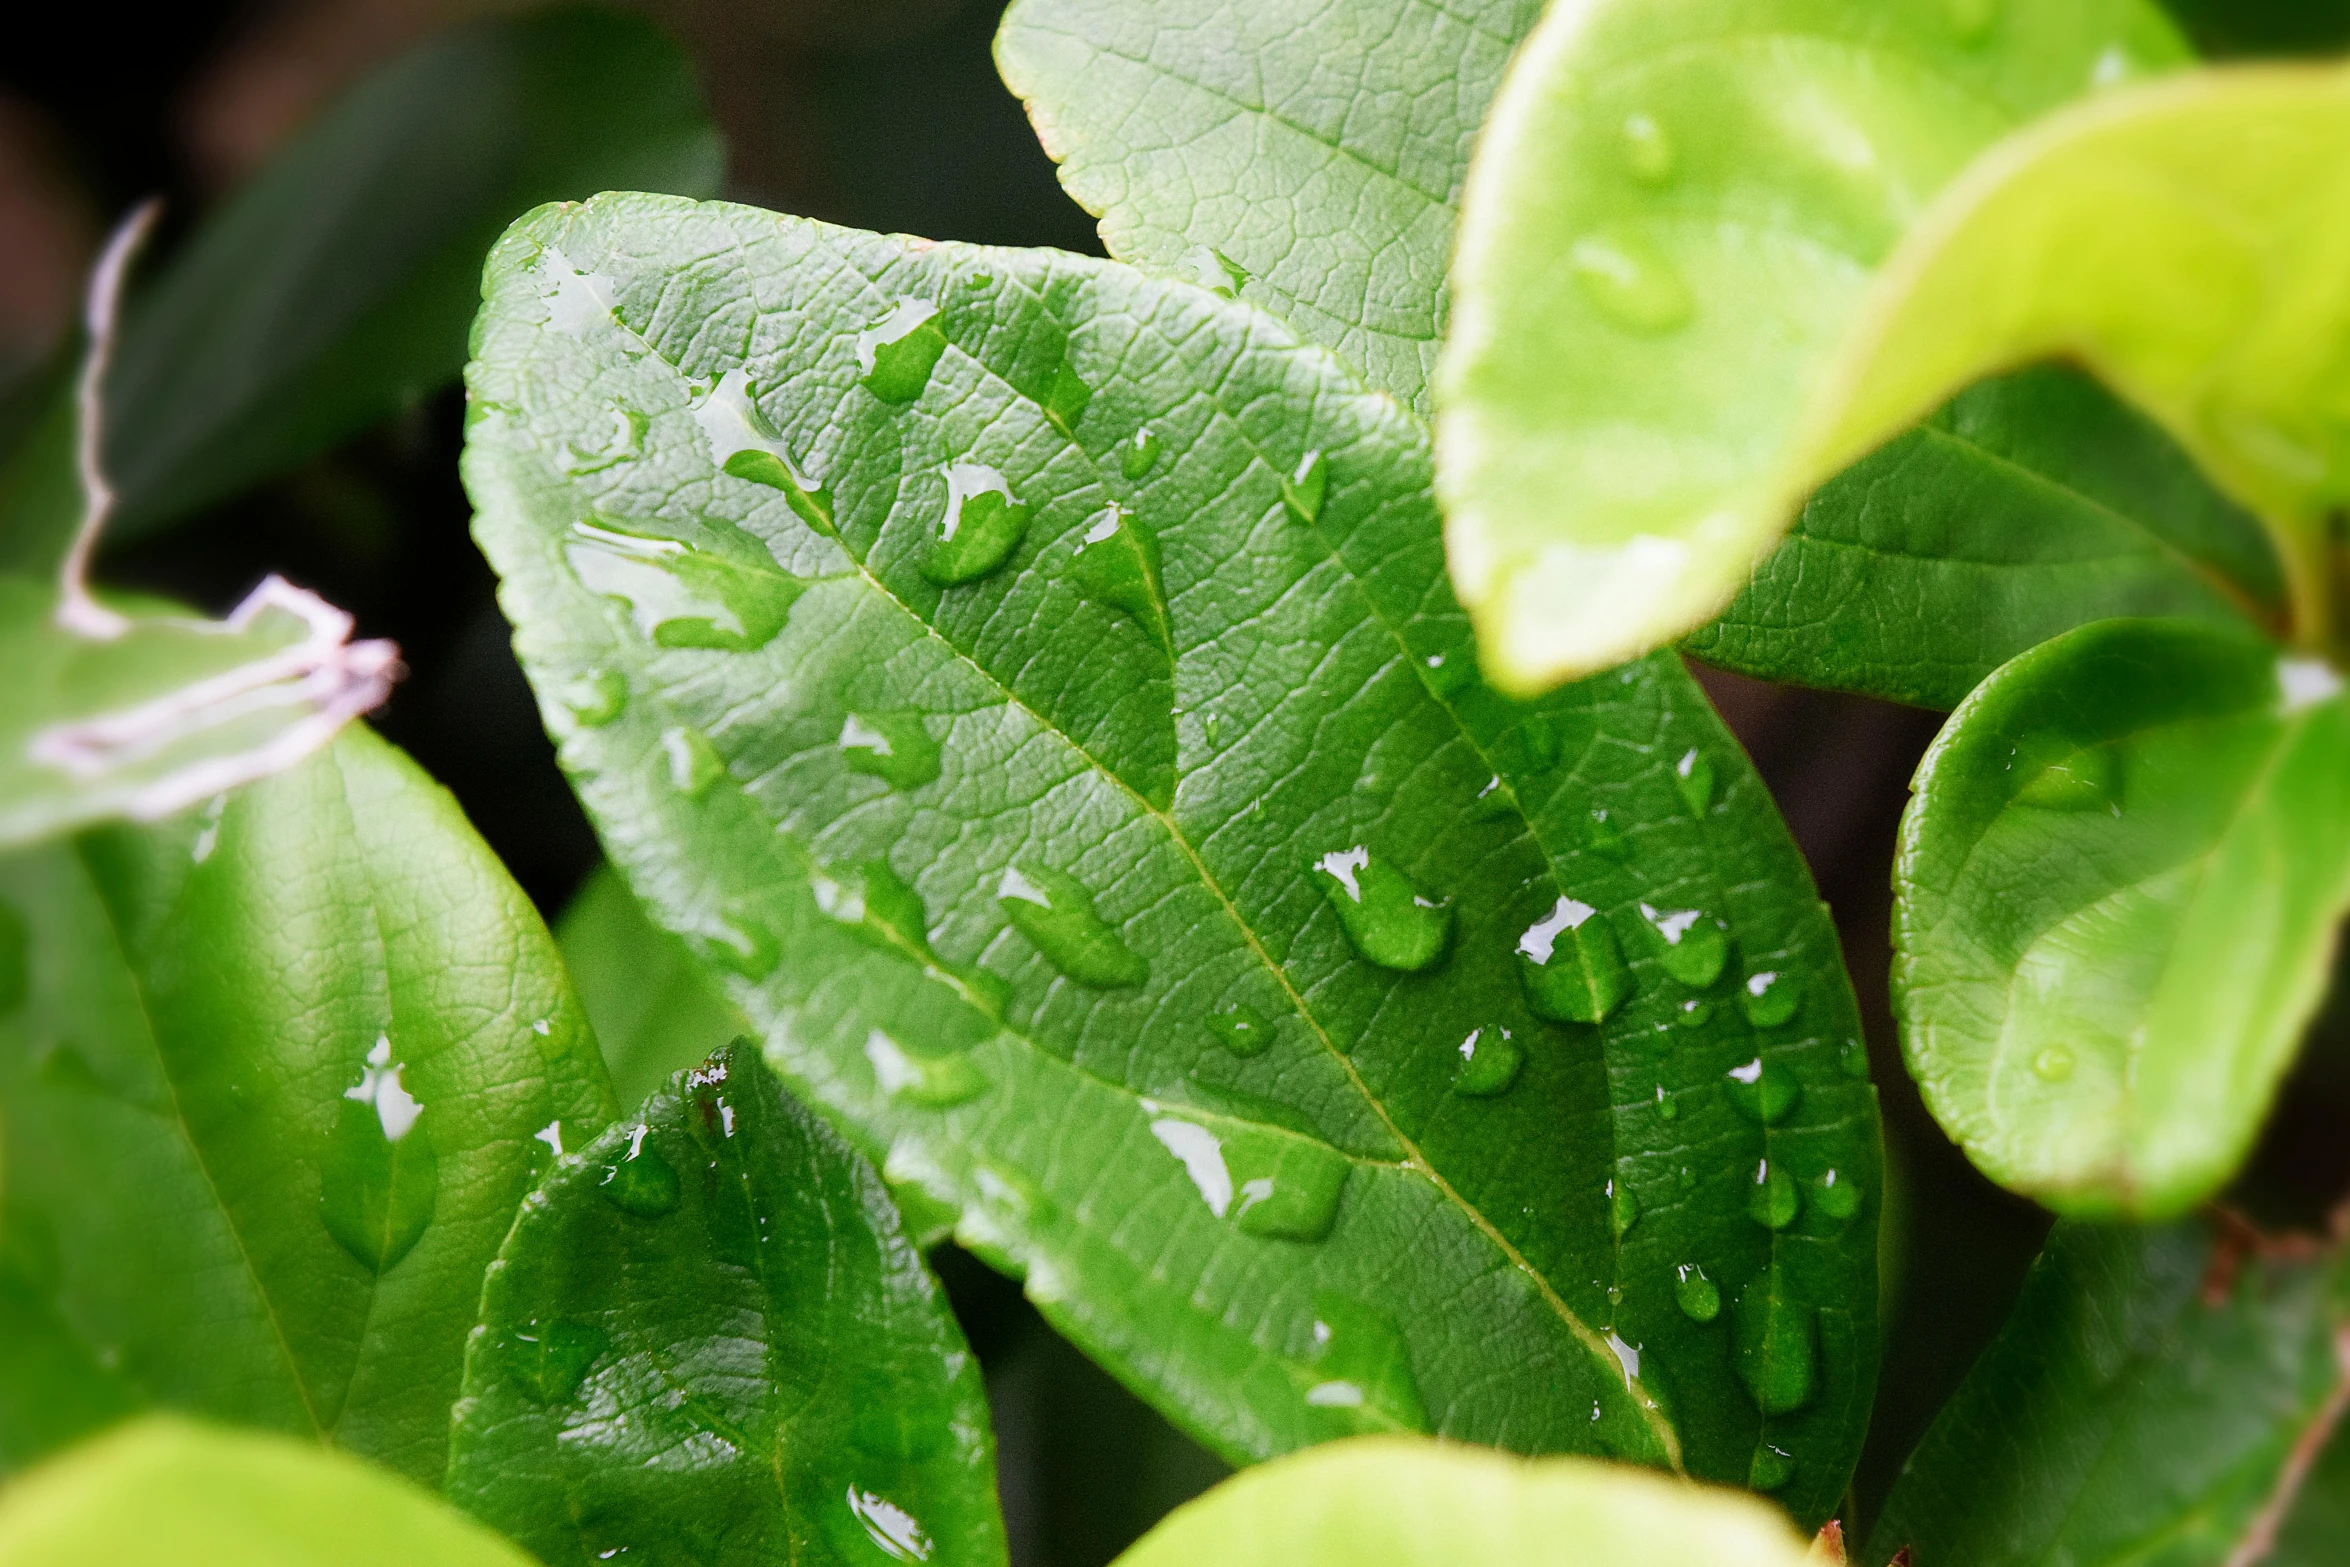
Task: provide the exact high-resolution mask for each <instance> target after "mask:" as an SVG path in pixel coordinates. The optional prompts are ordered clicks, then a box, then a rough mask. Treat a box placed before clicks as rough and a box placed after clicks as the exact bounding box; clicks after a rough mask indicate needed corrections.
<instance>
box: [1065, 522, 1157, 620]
mask: <svg viewBox="0 0 2350 1567" xmlns="http://www.w3.org/2000/svg"><path fill="white" fill-rule="evenodd" d="M1071 573H1072V575H1074V576H1075V577H1076V579H1077V585H1078V586H1079V587H1080V588H1082V589H1084V590H1085V595H1086V597H1088V598H1090V599H1093V600H1095V601H1096V602H1098V603H1102V604H1107V605H1109V606H1110V608H1112V609H1115V610H1117V611H1119V612H1120V613H1121V614H1123V615H1125V616H1126V617H1127V618H1128V619H1130V620H1132V621H1133V622H1134V623H1135V624H1136V625H1138V626H1140V627H1141V628H1142V629H1143V631H1144V632H1145V633H1146V634H1147V635H1148V636H1149V637H1150V639H1151V640H1152V641H1154V642H1156V643H1157V644H1158V645H1159V647H1160V649H1161V650H1162V651H1164V652H1165V653H1167V654H1168V656H1169V657H1173V655H1174V639H1173V635H1172V632H1171V630H1170V628H1169V626H1168V624H1167V601H1166V597H1165V595H1164V593H1163V592H1162V590H1161V588H1160V586H1159V539H1158V535H1157V534H1155V533H1153V532H1152V531H1151V530H1150V529H1148V528H1145V527H1143V526H1142V525H1141V524H1140V523H1138V522H1136V521H1135V519H1134V516H1133V514H1132V513H1131V512H1129V511H1127V510H1126V508H1125V507H1123V506H1120V505H1117V504H1116V503H1114V502H1113V503H1112V504H1111V505H1109V506H1106V507H1104V508H1103V509H1102V510H1101V511H1099V512H1097V513H1096V514H1095V515H1094V517H1093V519H1092V521H1091V522H1089V523H1088V524H1087V525H1086V529H1085V532H1084V534H1083V535H1082V536H1081V537H1080V538H1079V540H1078V544H1077V555H1076V558H1075V560H1074V562H1073V563H1072V566H1071Z"/></svg>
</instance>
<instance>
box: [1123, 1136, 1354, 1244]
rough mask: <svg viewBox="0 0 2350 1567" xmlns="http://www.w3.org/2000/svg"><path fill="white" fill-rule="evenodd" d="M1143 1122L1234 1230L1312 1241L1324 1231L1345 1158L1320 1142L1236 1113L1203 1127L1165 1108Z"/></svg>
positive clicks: (1346, 1167) (1348, 1169)
mask: <svg viewBox="0 0 2350 1567" xmlns="http://www.w3.org/2000/svg"><path fill="white" fill-rule="evenodd" d="M1150 1129H1151V1135H1152V1136H1153V1137H1155V1138H1157V1139H1158V1140H1159V1145H1160V1146H1161V1147H1163V1148H1165V1149H1166V1150H1167V1152H1169V1153H1171V1154H1173V1155H1174V1156H1175V1158H1176V1160H1177V1161H1178V1162H1179V1163H1180V1164H1182V1166H1183V1169H1184V1173H1185V1174H1187V1175H1189V1176H1190V1177H1191V1184H1192V1186H1193V1187H1194V1188H1195V1189H1196V1190H1197V1191H1198V1192H1199V1195H1200V1200H1201V1201H1202V1202H1204V1203H1206V1204H1207V1205H1208V1211H1209V1212H1210V1213H1213V1214H1214V1215H1215V1216H1216V1217H1217V1218H1219V1219H1229V1220H1230V1221H1231V1223H1232V1225H1233V1227H1234V1228H1235V1229H1238V1230H1239V1231H1240V1232H1241V1233H1242V1234H1244V1235H1258V1236H1264V1237H1267V1238H1269V1239H1274V1240H1291V1241H1318V1240H1320V1239H1321V1238H1322V1237H1323V1236H1325V1235H1327V1234H1329V1233H1330V1226H1331V1224H1332V1223H1333V1222H1335V1221H1336V1219H1337V1216H1338V1197H1339V1193H1340V1192H1341V1191H1342V1190H1343V1189H1344V1188H1345V1186H1346V1179H1347V1176H1348V1175H1350V1174H1351V1173H1352V1172H1353V1166H1351V1165H1350V1164H1349V1163H1348V1162H1347V1160H1346V1157H1345V1156H1344V1155H1342V1154H1340V1153H1339V1152H1338V1151H1337V1150H1336V1149H1334V1148H1331V1147H1330V1146H1329V1145H1328V1144H1325V1143H1321V1142H1317V1141H1316V1140H1314V1139H1313V1138H1311V1137H1305V1136H1301V1135H1299V1134H1298V1133H1296V1132H1292V1131H1288V1130H1286V1129H1282V1128H1276V1127H1269V1126H1258V1125H1251V1124H1248V1123H1246V1122H1237V1121H1235V1122H1225V1123H1222V1124H1220V1125H1219V1126H1217V1127H1215V1128H1210V1127H1208V1126H1206V1125H1203V1124H1202V1123H1201V1122H1199V1121H1195V1120H1189V1119H1186V1118H1183V1117H1180V1116H1172V1115H1169V1116H1162V1117H1160V1118H1159V1119H1157V1120H1155V1121H1153V1122H1151V1123H1150Z"/></svg>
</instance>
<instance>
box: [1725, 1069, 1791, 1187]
mask: <svg viewBox="0 0 2350 1567" xmlns="http://www.w3.org/2000/svg"><path fill="white" fill-rule="evenodd" d="M1726 1091H1727V1092H1728V1094H1729V1096H1730V1104H1731V1107H1732V1108H1733V1109H1735V1110H1736V1111H1737V1112H1738V1113H1739V1114H1740V1115H1742V1116H1744V1117H1746V1119H1748V1120H1749V1121H1753V1122H1755V1123H1756V1124H1758V1125H1761V1126H1776V1125H1778V1124H1779V1123H1780V1122H1781V1121H1784V1120H1785V1119H1787V1115H1788V1112H1790V1111H1792V1110H1793V1109H1794V1108H1795V1106H1796V1104H1797V1102H1798V1101H1800V1100H1801V1099H1802V1098H1803V1085H1802V1084H1801V1083H1799V1082H1797V1081H1796V1080H1795V1074H1794V1073H1793V1072H1790V1071H1788V1070H1787V1069H1786V1068H1785V1067H1783V1066H1781V1065H1780V1064H1779V1063H1778V1062H1776V1061H1766V1060H1764V1059H1763V1058H1762V1057H1761V1056H1756V1057H1755V1058H1754V1059H1753V1060H1752V1061H1749V1062H1747V1063H1746V1064H1745V1065H1744V1066H1734V1067H1732V1068H1730V1071H1729V1075H1728V1078H1727V1080H1726ZM1771 1228H1773V1229H1777V1228H1778V1226H1777V1225H1773V1226H1771Z"/></svg>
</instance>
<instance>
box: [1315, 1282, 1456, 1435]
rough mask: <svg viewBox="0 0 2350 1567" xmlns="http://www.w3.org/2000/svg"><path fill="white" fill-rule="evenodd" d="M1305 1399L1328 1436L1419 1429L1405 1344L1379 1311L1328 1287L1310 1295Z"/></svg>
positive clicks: (1421, 1413) (1420, 1406)
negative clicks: (1319, 1412)
mask: <svg viewBox="0 0 2350 1567" xmlns="http://www.w3.org/2000/svg"><path fill="white" fill-rule="evenodd" d="M1307 1331H1308V1333H1309V1334H1310V1344H1309V1347H1308V1348H1307V1350H1306V1355H1305V1365H1304V1368H1303V1369H1304V1372H1305V1376H1304V1378H1303V1380H1304V1381H1305V1384H1306V1387H1305V1401H1306V1404H1307V1406H1308V1407H1310V1408H1312V1409H1315V1410H1317V1411H1323V1412H1324V1413H1323V1414H1322V1416H1321V1419H1320V1423H1321V1424H1322V1425H1323V1426H1324V1427H1325V1432H1326V1434H1327V1435H1330V1436H1348V1435H1355V1434H1358V1433H1364V1432H1375V1431H1424V1430H1426V1429H1427V1427H1428V1407H1427V1405H1426V1403H1425V1402H1424V1401H1423V1400H1422V1399H1421V1397H1420V1382H1419V1378H1418V1377H1416V1376H1414V1375H1413V1373H1412V1355H1411V1346H1410V1345H1409V1344H1408V1343H1407V1342H1406V1341H1405V1339H1404V1336H1403V1333H1402V1331H1401V1330H1400V1329H1398V1328H1397V1327H1396V1325H1395V1322H1394V1319H1393V1318H1391V1317H1389V1316H1388V1315H1387V1314H1386V1313H1385V1312H1382V1311H1380V1310H1378V1309H1377V1308H1375V1307H1372V1306H1366V1305H1364V1304H1363V1303H1362V1302H1360V1301H1357V1300H1353V1299H1350V1298H1348V1297H1346V1296H1343V1295H1339V1294H1336V1293H1334V1292H1330V1291H1323V1292H1319V1293H1317V1294H1316V1295H1315V1296H1314V1316H1313V1322H1312V1325H1311V1326H1310V1327H1309V1328H1308V1330H1307Z"/></svg>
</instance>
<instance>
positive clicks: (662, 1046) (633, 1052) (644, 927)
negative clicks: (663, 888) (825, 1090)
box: [555, 865, 751, 1105]
mask: <svg viewBox="0 0 2350 1567" xmlns="http://www.w3.org/2000/svg"><path fill="white" fill-rule="evenodd" d="M555 944H556V945H557V946H558V947H560V948H561V949H562V951H563V966H564V967H565V968H566V969H568V970H570V972H571V984H572V987H573V988H574V989H575V990H577V991H578V992H579V1005H580V1010H581V1011H582V1012H584V1013H586V1014H587V1021H588V1026H589V1028H590V1029H591V1030H593V1032H594V1033H595V1036H596V1042H597V1043H598V1044H600V1045H602V1046H603V1047H604V1065H605V1066H606V1067H607V1068H608V1069H609V1070H610V1071H611V1073H612V1093H613V1097H614V1098H616V1099H617V1100H619V1102H620V1103H622V1104H624V1105H634V1104H637V1103H640V1102H641V1101H642V1100H643V1099H644V1097H645V1095H647V1094H649V1093H651V1092H653V1090H655V1089H656V1088H659V1087H660V1086H661V1085H662V1084H663V1083H665V1082H667V1081H668V1080H669V1077H670V1074H672V1073H674V1072H681V1071H683V1070H684V1069H685V1068H687V1067H689V1066H692V1065H693V1064H695V1063H696V1062H698V1061H700V1060H702V1059H703V1058H704V1057H706V1056H708V1055H710V1054H711V1053H712V1052H713V1051H716V1050H717V1049H719V1048H720V1047H721V1046H723V1045H724V1044H726V1042H727V1041H728V1040H731V1039H733V1038H734V1037H735V1036H736V1035H738V1034H744V1033H748V1032H750V1026H751V1025H750V1022H749V1020H748V1019H746V1018H745V1017H744V1016H743V1015H742V1013H741V1012H739V1011H738V1010H736V1008H735V1005H734V1003H733V1002H731V1001H729V1000H727V999H726V994H725V992H724V991H721V990H720V989H719V988H718V984H717V981H715V980H714V979H712V978H711V976H710V974H709V971H708V970H706V969H704V968H703V967H702V965H701V962H700V961H699V960H698V959H696V958H695V957H694V955H693V954H692V953H691V952H689V951H687V950H686V945H685V943H684V942H682V941H680V940H678V939H677V938H676V937H675V936H672V935H671V934H670V933H669V932H667V931H665V930H663V929H662V928H661V927H660V926H658V925H656V924H654V923H653V922H652V921H651V920H649V919H647V918H645V911H644V909H643V907H642V906H641V905H640V904H638V902H637V901H636V894H635V893H633V892H630V891H629V890H628V883H626V882H624V881H622V880H621V879H620V873H619V872H617V871H615V870H614V869H612V867H611V866H609V865H599V866H597V867H596V869H595V870H594V871H593V872H591V873H590V874H589V876H588V879H587V882H586V884H585V885H583V886H582V887H581V888H580V889H579V891H578V892H577V893H576V894H574V895H573V897H572V899H571V904H570V906H569V907H568V908H566V909H564V911H563V915H562V918H560V919H558V920H557V921H556V922H555Z"/></svg>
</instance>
